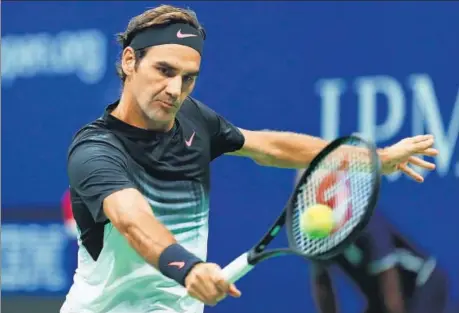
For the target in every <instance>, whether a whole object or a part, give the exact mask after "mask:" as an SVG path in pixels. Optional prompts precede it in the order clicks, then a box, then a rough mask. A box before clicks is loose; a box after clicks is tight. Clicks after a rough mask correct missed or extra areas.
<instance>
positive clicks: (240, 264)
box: [222, 252, 253, 283]
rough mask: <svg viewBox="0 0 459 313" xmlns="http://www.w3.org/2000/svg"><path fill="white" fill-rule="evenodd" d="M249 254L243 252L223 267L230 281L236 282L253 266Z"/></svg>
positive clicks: (226, 277)
mask: <svg viewBox="0 0 459 313" xmlns="http://www.w3.org/2000/svg"><path fill="white" fill-rule="evenodd" d="M248 256H249V253H248V252H246V253H243V254H241V255H240V256H239V257H238V258H237V259H235V260H234V261H233V262H231V263H230V264H228V265H227V266H225V268H223V270H222V272H223V276H224V277H225V279H226V281H228V282H229V283H235V282H236V281H238V280H239V279H240V278H241V277H243V276H245V274H247V273H248V272H249V271H250V270H251V269H252V268H253V265H252V264H250V263H249V259H248Z"/></svg>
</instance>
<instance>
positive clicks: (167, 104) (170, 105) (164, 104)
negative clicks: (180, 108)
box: [158, 100, 175, 109]
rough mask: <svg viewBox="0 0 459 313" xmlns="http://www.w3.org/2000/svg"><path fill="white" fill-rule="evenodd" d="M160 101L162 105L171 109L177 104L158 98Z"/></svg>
mask: <svg viewBox="0 0 459 313" xmlns="http://www.w3.org/2000/svg"><path fill="white" fill-rule="evenodd" d="M158 102H160V103H161V105H163V106H164V107H166V108H169V109H172V108H175V105H174V103H172V102H166V101H161V100H158Z"/></svg>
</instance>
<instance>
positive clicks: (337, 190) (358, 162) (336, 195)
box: [292, 142, 376, 256]
mask: <svg viewBox="0 0 459 313" xmlns="http://www.w3.org/2000/svg"><path fill="white" fill-rule="evenodd" d="M352 144H354V145H355V143H354V142H348V143H347V145H352ZM351 151H352V150H351ZM355 151H356V152H355V153H353V152H350V150H349V149H347V150H343V149H339V148H338V149H337V150H335V151H333V152H331V153H330V154H329V155H327V156H326V157H325V158H324V159H323V160H322V161H321V162H320V164H318V166H317V167H316V168H315V169H314V170H313V172H312V173H311V174H310V176H309V177H308V179H307V180H306V182H305V183H303V184H302V185H301V186H299V188H298V192H297V195H296V198H295V199H294V203H293V205H294V209H293V218H292V223H293V225H292V226H293V227H292V231H293V234H292V235H293V238H294V241H295V244H296V246H297V248H298V249H300V250H301V251H302V252H303V253H304V254H305V255H311V256H314V255H319V254H322V253H325V252H328V251H330V250H331V249H333V248H334V247H336V246H337V245H338V244H340V243H341V242H343V241H344V240H345V239H346V238H347V237H348V236H349V235H350V234H351V233H352V231H353V230H354V229H355V227H356V226H357V225H358V224H359V222H360V221H361V220H362V219H363V218H364V216H365V211H366V208H367V207H368V205H369V201H370V198H371V195H372V190H373V185H374V183H375V179H376V175H375V174H374V172H373V171H374V166H373V160H372V159H371V158H370V156H369V154H368V153H362V149H360V150H357V149H355ZM343 164H344V166H343ZM369 169H371V170H369ZM315 204H325V205H328V206H330V207H331V209H332V210H333V219H334V225H335V228H334V230H333V232H332V234H331V235H330V236H327V237H325V238H321V239H314V238H310V237H308V235H307V234H305V233H304V231H303V230H302V228H303V227H302V225H301V223H302V216H303V213H304V212H305V211H307V210H308V208H309V207H311V206H313V205H315Z"/></svg>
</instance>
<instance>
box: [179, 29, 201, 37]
mask: <svg viewBox="0 0 459 313" xmlns="http://www.w3.org/2000/svg"><path fill="white" fill-rule="evenodd" d="M196 36H197V35H195V34H182V30H181V29H179V30H178V32H177V38H188V37H196Z"/></svg>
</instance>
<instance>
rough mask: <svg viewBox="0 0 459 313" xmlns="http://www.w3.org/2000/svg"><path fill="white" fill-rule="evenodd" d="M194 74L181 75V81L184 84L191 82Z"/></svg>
mask: <svg viewBox="0 0 459 313" xmlns="http://www.w3.org/2000/svg"><path fill="white" fill-rule="evenodd" d="M194 78H195V76H191V75H186V76H183V82H184V83H185V84H189V83H192V82H193V80H194Z"/></svg>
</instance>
